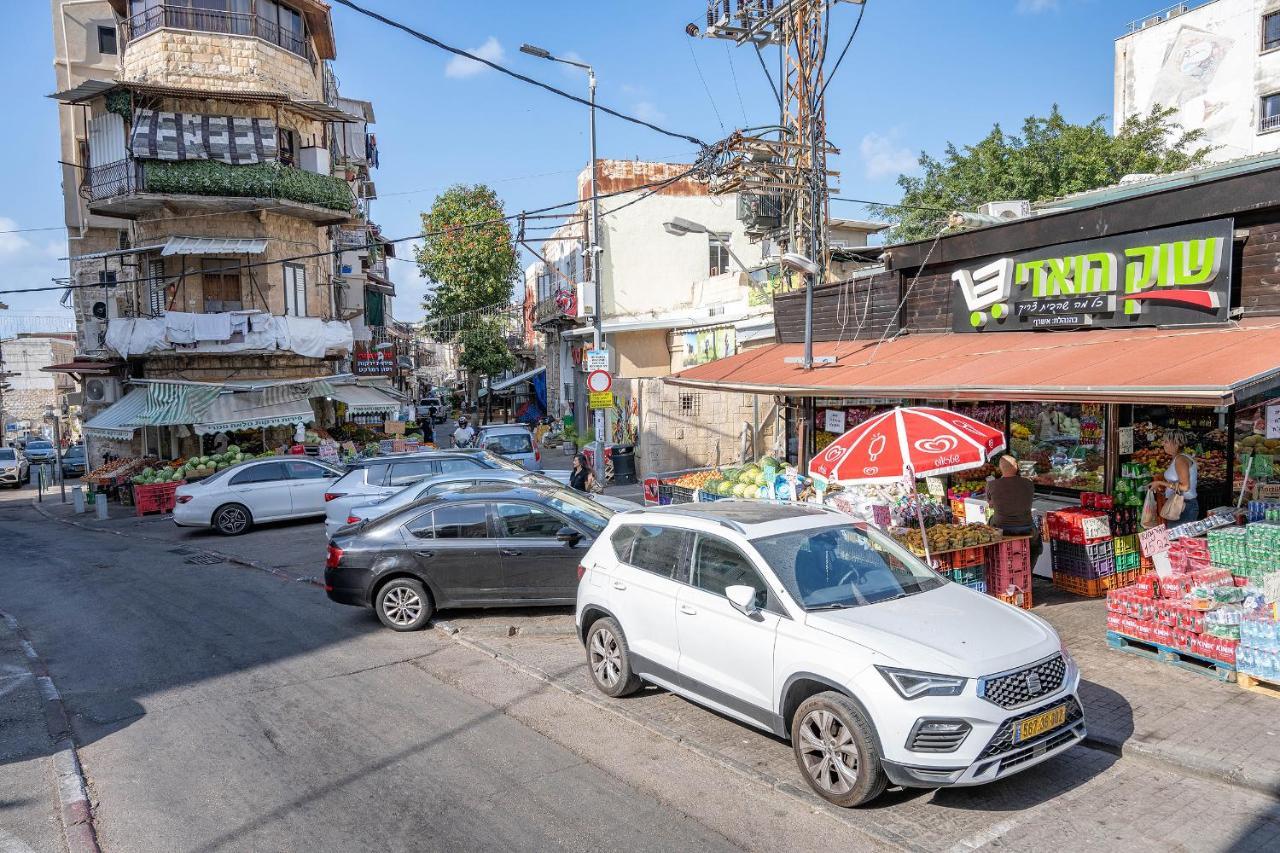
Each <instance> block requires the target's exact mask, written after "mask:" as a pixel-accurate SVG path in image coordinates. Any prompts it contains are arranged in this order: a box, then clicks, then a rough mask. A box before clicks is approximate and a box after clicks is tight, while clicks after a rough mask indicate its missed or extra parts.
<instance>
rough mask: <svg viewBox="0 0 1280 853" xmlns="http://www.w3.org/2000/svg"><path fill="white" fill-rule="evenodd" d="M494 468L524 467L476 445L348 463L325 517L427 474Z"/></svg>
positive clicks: (330, 493) (328, 500) (328, 496)
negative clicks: (349, 464) (476, 447)
mask: <svg viewBox="0 0 1280 853" xmlns="http://www.w3.org/2000/svg"><path fill="white" fill-rule="evenodd" d="M494 469H499V470H503V469H505V470H512V471H520V472H522V471H523V470H524V469H523V468H521V467H520V466H519V465H517V464H515V463H514V462H509V461H507V460H506V459H503V458H502V457H500V456H495V455H493V454H492V453H485V452H484V451H483V450H476V449H474V448H467V449H461V450H458V449H449V450H423V451H419V452H416V453H399V454H395V455H393V456H375V457H374V458H372V459H362V460H360V461H359V462H355V463H353V464H352V465H351V466H349V467H348V469H347V473H346V474H344V475H343V477H342V479H340V480H339V481H338V482H336V483H334V484H333V487H332V488H331V489H329V491H327V492H325V495H324V500H325V503H326V507H325V510H326V512H325V516H326V519H327V518H335V519H336V518H346V516H345V515H344V514H343V513H345V512H346V511H347V510H348V509H350V508H351V507H353V506H359V505H360V504H365V503H368V502H369V501H370V500H372V499H374V498H383V497H390V496H391V495H394V494H395V493H396V492H398V491H400V490H401V489H403V488H404V487H405V486H408V485H411V484H413V483H417V482H419V481H421V480H424V479H426V478H427V477H435V476H438V475H440V474H467V473H472V472H475V471H488V470H494ZM328 504H332V506H328Z"/></svg>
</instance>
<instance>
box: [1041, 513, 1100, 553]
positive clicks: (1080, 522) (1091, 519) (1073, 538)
mask: <svg viewBox="0 0 1280 853" xmlns="http://www.w3.org/2000/svg"><path fill="white" fill-rule="evenodd" d="M1045 529H1046V530H1047V532H1048V534H1049V538H1050V539H1056V540H1060V541H1063V542H1072V543H1075V544H1076V545H1088V544H1092V543H1095V542H1099V541H1101V540H1104V539H1105V540H1108V541H1110V539H1111V520H1110V517H1109V516H1108V515H1107V513H1106V512H1103V511H1101V510H1096V509H1085V508H1084V507H1073V508H1071V509H1061V510H1058V511H1056V512H1050V513H1046V514H1045Z"/></svg>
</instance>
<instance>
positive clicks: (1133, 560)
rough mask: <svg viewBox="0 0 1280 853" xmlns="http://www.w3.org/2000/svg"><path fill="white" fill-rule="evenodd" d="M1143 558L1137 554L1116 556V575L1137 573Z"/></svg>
mask: <svg viewBox="0 0 1280 853" xmlns="http://www.w3.org/2000/svg"><path fill="white" fill-rule="evenodd" d="M1141 561H1142V558H1141V557H1140V556H1138V555H1137V554H1116V573H1117V574H1119V573H1120V572H1128V571H1137V569H1138V564H1139V563H1140V562H1141Z"/></svg>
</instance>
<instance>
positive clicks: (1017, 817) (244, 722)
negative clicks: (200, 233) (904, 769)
mask: <svg viewBox="0 0 1280 853" xmlns="http://www.w3.org/2000/svg"><path fill="white" fill-rule="evenodd" d="M31 497H32V494H31V493H30V492H29V491H24V492H5V493H2V494H0V537H2V539H0V541H3V542H4V544H5V551H6V554H7V555H11V556H12V557H14V559H6V560H4V562H3V564H2V565H3V569H2V570H0V610H3V611H4V612H6V613H8V614H10V615H11V616H13V617H14V618H15V619H16V621H17V623H18V624H19V625H20V626H21V629H22V630H23V631H24V632H25V635H26V637H28V638H29V640H30V643H31V646H32V647H33V649H34V650H35V652H36V653H38V655H39V656H40V658H41V660H42V661H43V663H44V665H46V666H47V668H48V671H49V675H50V677H51V679H52V684H53V685H55V686H56V689H57V690H58V691H59V692H60V694H61V696H62V697H63V700H64V701H65V704H66V705H67V708H68V711H69V713H70V716H71V720H72V728H73V731H74V735H75V742H76V745H77V747H78V752H79V757H80V760H81V762H82V763H83V766H84V769H85V774H86V776H87V778H88V784H89V791H90V796H91V799H92V801H93V806H94V825H95V828H96V831H97V833H98V838H99V841H100V843H101V845H102V848H103V849H104V850H107V851H152V850H164V851H170V850H190V851H214V850H253V851H261V850H299V849H304V848H311V849H317V850H366V849H367V850H375V849H376V850H480V849H485V850H493V849H504V850H508V849H509V850H534V849H536V850H545V849H565V850H588V849H589V850H640V851H645V850H672V849H694V848H697V849H705V850H730V849H755V850H763V849H771V850H772V849H778V848H780V847H782V846H783V845H785V847H786V848H787V849H791V850H824V851H830V850H832V849H847V850H883V849H907V850H972V849H979V848H982V847H992V848H995V847H1005V848H1009V849H1033V848H1038V847H1048V846H1050V845H1060V844H1061V840H1062V838H1064V837H1067V836H1068V835H1069V836H1070V837H1071V838H1073V839H1074V840H1075V841H1076V842H1077V845H1078V847H1079V849H1093V850H1126V849H1133V848H1135V847H1141V848H1142V849H1149V848H1151V847H1155V846H1160V847H1167V848H1170V849H1177V850H1228V849H1231V850H1244V849H1258V850H1265V849H1276V846H1277V845H1280V817H1278V815H1280V808H1278V807H1277V803H1276V801H1275V800H1274V799H1272V798H1270V797H1267V796H1264V795H1261V794H1258V793H1254V792H1252V791H1245V790H1242V789H1237V788H1232V787H1229V786H1226V785H1222V784H1219V783H1216V782H1209V781H1205V780H1201V779H1198V778H1194V777H1190V776H1187V775H1185V774H1182V773H1178V772H1175V771H1172V770H1170V769H1169V768H1167V767H1164V766H1161V765H1157V764H1151V763H1142V762H1138V761H1136V760H1133V759H1129V758H1124V759H1118V758H1117V757H1116V756H1114V755H1110V754H1107V753H1103V752H1098V751H1095V750H1092V749H1086V748H1077V749H1075V750H1073V751H1072V752H1070V753H1068V754H1067V755H1065V756H1063V757H1062V758H1060V759H1058V760H1056V761H1054V762H1052V763H1050V764H1046V765H1041V766H1040V767H1038V768H1033V769H1032V770H1030V771H1027V772H1026V773H1024V774H1022V775H1019V776H1015V777H1013V778H1012V779H1010V780H1007V781H1004V782H1001V783H997V784H995V785H991V786H987V787H984V788H977V789H964V790H956V791H939V792H924V791H899V792H891V793H890V794H889V795H887V796H886V797H885V798H884V800H883V801H881V802H879V803H878V804H877V805H876V807H874V808H870V809H865V810H859V811H842V810H837V809H833V808H829V807H827V806H826V805H825V804H823V803H821V802H820V801H819V800H817V799H816V798H814V797H812V796H811V795H809V794H808V792H807V791H806V790H804V789H803V786H802V784H801V783H800V780H799V778H798V776H797V774H796V771H795V768H794V765H793V764H792V762H791V755H790V749H789V748H788V746H787V745H786V744H785V743H783V742H782V741H779V740H777V739H775V738H771V737H768V736H765V735H763V734H760V733H757V732H754V731H752V730H749V729H746V728H743V727H742V726H739V725H737V724H736V723H733V722H732V721H729V720H727V719H725V718H722V717H720V716H718V715H716V714H713V713H709V712H706V711H704V710H702V709H700V708H698V707H696V706H694V705H691V704H689V703H687V702H685V701H684V700H681V699H679V698H677V697H674V696H671V695H669V694H666V693H664V692H662V691H657V690H652V689H650V690H646V691H643V692H642V693H641V694H640V695H638V696H637V697H634V698H632V699H627V700H605V699H604V698H603V697H600V696H598V695H597V694H595V693H594V692H593V691H591V690H590V689H589V687H588V686H587V681H586V676H585V671H584V668H583V666H582V654H581V651H580V648H579V647H578V646H577V645H576V642H575V641H574V640H573V639H572V638H571V637H570V636H567V634H568V631H569V629H570V624H571V615H570V614H569V613H567V612H566V611H564V610H559V611H550V612H548V611H500V612H481V613H461V612H452V613H449V612H445V613H442V614H440V623H441V625H443V624H450V625H452V626H453V627H454V628H455V629H460V630H458V632H457V633H455V634H450V633H448V632H447V631H445V630H442V629H441V626H437V628H436V629H434V630H428V631H424V632H420V633H416V634H409V635H404V634H395V633H392V632H389V631H386V630H383V629H382V628H381V627H380V626H379V625H378V623H377V622H376V620H375V619H374V618H373V616H372V615H371V614H370V613H368V612H365V611H361V610H358V609H354V608H345V607H340V606H337V605H333V604H331V603H330V602H329V601H328V600H327V599H326V598H325V597H324V595H323V593H322V592H321V591H320V590H319V589H318V588H317V587H316V586H314V585H312V584H310V583H307V582H305V580H298V579H299V578H302V579H305V578H306V577H308V576H315V575H316V574H318V572H319V569H320V566H319V560H320V558H321V554H322V553H323V541H322V532H321V529H320V527H319V525H318V524H315V523H304V524H292V525H284V526H276V527H266V528H263V529H261V530H257V531H254V532H253V533H251V534H249V535H247V536H244V537H239V538H237V539H223V538H221V537H217V536H214V535H211V534H208V533H204V532H193V531H180V530H177V529H176V528H174V527H173V526H172V525H171V523H169V522H167V521H163V520H157V521H151V522H144V523H140V524H134V525H132V526H128V527H121V528H120V529H119V530H118V531H117V533H115V534H113V533H107V532H95V531H89V530H83V529H79V528H75V527H70V526H67V525H66V524H65V523H62V522H59V521H56V520H51V519H50V518H48V517H46V516H45V515H43V514H40V513H37V512H36V511H35V510H34V509H33V508H32V506H31V505H30V503H29V501H30V498H31ZM122 521H123V520H122ZM211 552H216V554H215V555H214V556H211V557H207V556H205V555H206V554H209V553H211ZM218 554H220V555H223V556H230V557H239V558H242V559H245V560H251V561H254V562H256V563H257V564H258V566H259V568H257V569H255V568H249V567H246V566H243V565H237V564H235V563H232V562H228V561H224V560H221V559H220V557H219V556H217V555H218ZM272 572H275V573H272ZM4 630H5V629H4V625H3V623H2V622H0V632H3V631H4ZM19 645H20V644H19V642H18V641H17V638H16V637H15V636H13V635H12V634H11V633H9V634H5V633H0V714H2V715H3V716H2V717H0V720H2V721H3V725H2V726H0V851H4V853H10V851H26V850H34V851H40V853H44V851H56V850H61V849H64V847H63V842H62V837H61V836H62V827H61V825H60V823H59V821H58V819H57V807H56V803H57V797H56V791H55V788H54V785H53V782H52V761H51V758H50V752H51V744H50V742H49V739H48V736H47V735H46V733H45V728H46V727H45V725H44V719H43V714H42V707H41V694H40V691H39V689H38V685H37V684H35V683H34V681H33V679H31V678H30V677H27V676H24V674H23V658H22V654H21V652H20V650H19Z"/></svg>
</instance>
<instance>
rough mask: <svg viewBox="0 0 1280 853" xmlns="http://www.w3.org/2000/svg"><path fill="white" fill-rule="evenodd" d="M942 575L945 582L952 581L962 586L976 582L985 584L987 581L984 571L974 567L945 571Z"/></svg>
mask: <svg viewBox="0 0 1280 853" xmlns="http://www.w3.org/2000/svg"><path fill="white" fill-rule="evenodd" d="M942 574H943V576H944V577H945V578H946V579H947V580H949V581H954V582H955V583H958V584H964V585H965V586H969V585H970V584H973V583H977V582H978V581H982V582H983V583H984V584H985V583H986V580H987V578H986V571H985V570H984V569H983V568H981V567H976V566H968V567H965V568H957V569H946V570H944V571H943V572H942Z"/></svg>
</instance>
